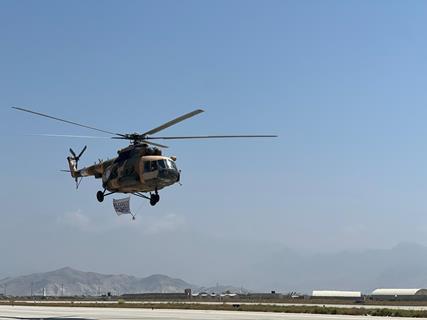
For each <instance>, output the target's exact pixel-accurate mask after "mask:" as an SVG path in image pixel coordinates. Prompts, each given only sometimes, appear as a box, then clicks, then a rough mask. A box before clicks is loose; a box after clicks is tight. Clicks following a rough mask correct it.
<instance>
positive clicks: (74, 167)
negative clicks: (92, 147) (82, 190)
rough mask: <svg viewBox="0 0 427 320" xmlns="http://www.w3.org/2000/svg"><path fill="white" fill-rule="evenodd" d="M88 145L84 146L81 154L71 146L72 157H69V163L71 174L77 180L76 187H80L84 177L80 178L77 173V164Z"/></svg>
mask: <svg viewBox="0 0 427 320" xmlns="http://www.w3.org/2000/svg"><path fill="white" fill-rule="evenodd" d="M86 149H87V146H84V148H83V149H82V151H80V153H79V155H77V154H76V153H75V152H74V150H73V149H71V148H70V153H71V157H68V158H67V159H68V164H69V167H70V172H71V176H72V177H73V178H74V180H75V181H76V189H78V188H79V185H80V182H81V181H82V178H80V180H79V176H78V175H77V166H78V163H79V160H80V157H81V156H82V155H83V153H84V152H85V151H86Z"/></svg>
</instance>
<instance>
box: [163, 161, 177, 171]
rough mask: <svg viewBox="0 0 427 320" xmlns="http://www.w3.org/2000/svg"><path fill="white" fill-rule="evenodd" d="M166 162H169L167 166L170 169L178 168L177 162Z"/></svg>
mask: <svg viewBox="0 0 427 320" xmlns="http://www.w3.org/2000/svg"><path fill="white" fill-rule="evenodd" d="M166 163H167V167H168V168H169V169H175V170H176V169H177V168H176V164H175V162H173V161H172V160H169V159H168V160H166Z"/></svg>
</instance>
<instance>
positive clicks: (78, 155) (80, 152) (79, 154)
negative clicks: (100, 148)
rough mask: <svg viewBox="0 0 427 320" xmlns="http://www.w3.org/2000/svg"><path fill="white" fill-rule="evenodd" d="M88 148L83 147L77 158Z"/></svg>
mask: <svg viewBox="0 0 427 320" xmlns="http://www.w3.org/2000/svg"><path fill="white" fill-rule="evenodd" d="M86 149H87V146H85V147H84V148H83V150H82V151H81V152H80V154H79V155H78V156H77V159H80V157H81V156H82V154H83V152H85V151H86Z"/></svg>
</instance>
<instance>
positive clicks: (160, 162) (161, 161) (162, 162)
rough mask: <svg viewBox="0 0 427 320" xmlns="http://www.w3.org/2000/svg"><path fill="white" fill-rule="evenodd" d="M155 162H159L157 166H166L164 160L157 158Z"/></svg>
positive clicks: (163, 167)
mask: <svg viewBox="0 0 427 320" xmlns="http://www.w3.org/2000/svg"><path fill="white" fill-rule="evenodd" d="M157 163H158V164H159V167H160V168H162V169H165V168H167V166H166V163H165V160H158V161H157Z"/></svg>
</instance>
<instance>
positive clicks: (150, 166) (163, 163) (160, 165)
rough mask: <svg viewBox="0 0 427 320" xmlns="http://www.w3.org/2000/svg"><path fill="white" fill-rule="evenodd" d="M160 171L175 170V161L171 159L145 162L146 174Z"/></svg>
mask: <svg viewBox="0 0 427 320" xmlns="http://www.w3.org/2000/svg"><path fill="white" fill-rule="evenodd" d="M159 169H175V170H177V168H176V164H175V162H174V161H172V160H170V159H161V160H153V161H145V162H144V172H151V171H156V170H159Z"/></svg>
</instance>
